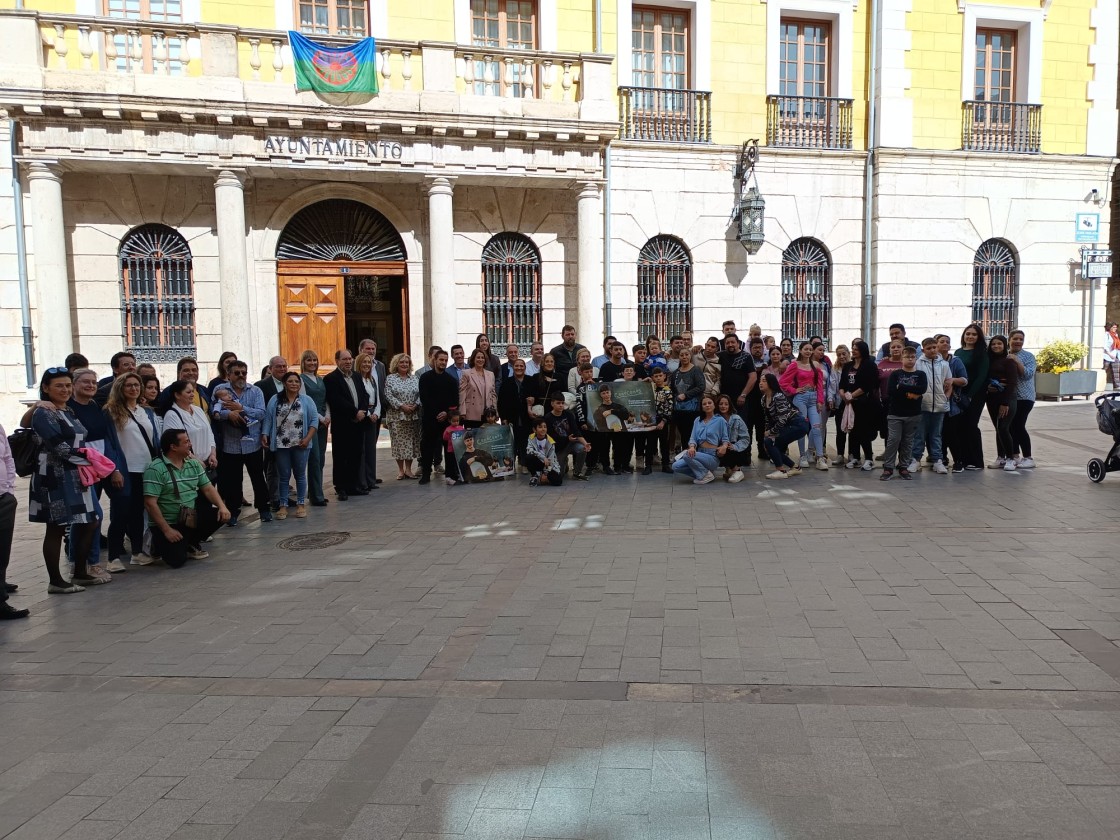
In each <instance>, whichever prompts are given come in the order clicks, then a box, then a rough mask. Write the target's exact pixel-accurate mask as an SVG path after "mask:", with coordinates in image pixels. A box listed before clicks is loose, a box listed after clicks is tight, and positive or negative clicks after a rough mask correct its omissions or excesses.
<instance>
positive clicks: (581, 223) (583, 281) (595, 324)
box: [575, 181, 603, 347]
mask: <svg viewBox="0 0 1120 840" xmlns="http://www.w3.org/2000/svg"><path fill="white" fill-rule="evenodd" d="M578 186H579V197H578V198H577V199H576V238H577V244H576V293H577V303H576V324H575V326H576V339H577V340H578V341H579V342H580V343H581V344H586V345H587V346H588V347H598V346H599V345H600V344H601V343H602V340H603V214H602V210H601V207H600V202H599V184H598V183H597V182H595V181H581V182H580V183H579V184H578Z"/></svg>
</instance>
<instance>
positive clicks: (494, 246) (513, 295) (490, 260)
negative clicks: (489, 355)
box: [482, 233, 541, 353]
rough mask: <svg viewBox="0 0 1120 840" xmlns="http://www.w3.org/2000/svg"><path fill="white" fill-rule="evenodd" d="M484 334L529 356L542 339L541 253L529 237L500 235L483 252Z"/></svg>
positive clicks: (510, 234) (494, 341) (496, 343)
mask: <svg viewBox="0 0 1120 840" xmlns="http://www.w3.org/2000/svg"><path fill="white" fill-rule="evenodd" d="M482 321H483V332H484V333H486V335H487V337H488V338H489V339H490V342H491V343H492V344H493V345H494V346H495V347H499V348H504V347H505V346H506V345H507V344H516V345H517V346H518V347H519V348H521V350H522V352H524V353H528V351H529V348H530V347H531V346H532V344H533V342H534V341H539V340H540V336H541V254H540V251H538V250H537V246H536V245H534V244H533V242H532V240H530V239H529V237H527V236H524V235H522V234H520V233H499V234H497V235H496V236H494V237H493V238H492V239H491V240H490V241H489V242H487V243H486V247H484V248H483V249H482Z"/></svg>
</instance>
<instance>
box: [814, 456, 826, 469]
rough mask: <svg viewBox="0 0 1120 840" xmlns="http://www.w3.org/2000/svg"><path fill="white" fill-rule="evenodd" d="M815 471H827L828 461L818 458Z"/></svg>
mask: <svg viewBox="0 0 1120 840" xmlns="http://www.w3.org/2000/svg"><path fill="white" fill-rule="evenodd" d="M817 469H818V470H827V469H828V459H827V458H818V459H817Z"/></svg>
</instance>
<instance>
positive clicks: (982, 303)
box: [972, 239, 1019, 336]
mask: <svg viewBox="0 0 1120 840" xmlns="http://www.w3.org/2000/svg"><path fill="white" fill-rule="evenodd" d="M1018 299H1019V260H1018V259H1017V258H1016V256H1015V252H1014V251H1013V250H1012V249H1011V246H1010V245H1009V244H1008V243H1006V242H1004V241H1003V240H1002V239H989V240H988V241H987V242H985V243H984V244H983V245H981V246H980V247H979V248H977V249H976V256H974V257H973V258H972V320H973V321H975V322H976V323H977V324H979V325H980V326H982V327H983V328H984V335H987V336H993V335H1007V334H1008V333H1009V332H1010V331H1011V330H1012V328H1013V327H1014V326H1015V321H1016V320H1017V309H1018Z"/></svg>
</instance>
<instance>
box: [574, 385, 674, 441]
mask: <svg viewBox="0 0 1120 840" xmlns="http://www.w3.org/2000/svg"><path fill="white" fill-rule="evenodd" d="M606 384H608V385H610V386H611V404H610V405H609V406H606V405H604V403H603V395H602V394H601V393H600V392H599V391H598V390H592V391H589V392H588V394H587V413H588V414H590V415H591V417H592V418H593V419H594V421H595V428H596V430H597V431H600V432H649V431H653V429H654V428H656V427H657V410H656V409H655V408H654V404H653V383H652V382H650V381H649V380H648V379H635V380H632V381H630V382H626V381H625V380H622V379H617V380H615V381H614V382H608V383H606Z"/></svg>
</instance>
